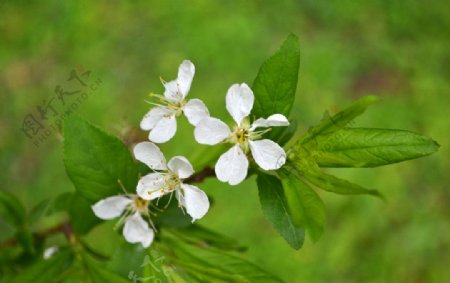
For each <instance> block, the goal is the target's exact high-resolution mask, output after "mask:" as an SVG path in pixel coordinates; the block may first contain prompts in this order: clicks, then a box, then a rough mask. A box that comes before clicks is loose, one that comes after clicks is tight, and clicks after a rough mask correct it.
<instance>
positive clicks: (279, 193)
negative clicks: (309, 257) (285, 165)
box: [257, 173, 305, 250]
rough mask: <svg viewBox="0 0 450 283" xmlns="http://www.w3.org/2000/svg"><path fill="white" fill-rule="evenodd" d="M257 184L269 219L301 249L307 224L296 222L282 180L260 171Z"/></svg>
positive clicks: (292, 245)
mask: <svg viewBox="0 0 450 283" xmlns="http://www.w3.org/2000/svg"><path fill="white" fill-rule="evenodd" d="M257 184H258V191H259V201H260V202H261V208H262V210H263V212H264V214H265V215H266V217H267V219H268V220H269V221H270V222H271V223H272V225H273V226H274V227H275V229H276V230H277V231H278V232H279V233H280V234H281V236H283V238H284V239H285V240H286V241H287V242H288V244H289V245H290V246H291V247H292V248H294V249H296V250H297V249H300V248H301V247H302V245H303V241H304V239H305V229H304V228H305V226H296V224H294V222H293V219H292V216H291V209H289V207H288V203H287V202H286V199H285V195H284V191H283V186H282V184H281V182H280V180H279V179H278V178H276V177H273V176H271V175H267V174H263V173H259V174H258V179H257ZM294 213H295V211H294Z"/></svg>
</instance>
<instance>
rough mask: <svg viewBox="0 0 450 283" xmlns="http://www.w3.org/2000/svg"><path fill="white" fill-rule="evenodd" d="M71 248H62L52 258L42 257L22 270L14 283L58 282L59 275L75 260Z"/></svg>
mask: <svg viewBox="0 0 450 283" xmlns="http://www.w3.org/2000/svg"><path fill="white" fill-rule="evenodd" d="M73 258H74V257H73V254H72V252H71V251H70V250H67V249H62V250H60V251H58V252H57V253H56V254H54V255H53V256H52V257H51V258H49V259H47V260H44V259H40V260H39V261H37V262H36V263H34V264H33V265H31V266H30V267H28V268H27V269H25V270H22V271H21V272H20V274H19V275H18V276H17V277H16V278H15V279H14V281H13V282H14V283H30V282H33V283H54V282H55V283H56V282H59V280H57V278H58V276H59V275H60V274H62V273H63V272H64V271H66V270H67V269H68V268H70V266H71V265H72V262H73Z"/></svg>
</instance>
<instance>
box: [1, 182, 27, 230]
mask: <svg viewBox="0 0 450 283" xmlns="http://www.w3.org/2000/svg"><path fill="white" fill-rule="evenodd" d="M0 216H1V217H3V218H4V219H5V220H6V222H8V223H9V224H11V225H13V226H15V227H18V226H21V225H24V224H25V222H26V211H25V208H24V206H23V204H22V203H21V202H20V200H19V199H18V198H17V197H16V196H14V195H13V194H11V193H9V192H6V191H0Z"/></svg>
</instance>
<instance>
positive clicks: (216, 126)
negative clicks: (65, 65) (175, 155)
mask: <svg viewBox="0 0 450 283" xmlns="http://www.w3.org/2000/svg"><path fill="white" fill-rule="evenodd" d="M253 101H254V95H253V92H252V90H251V89H250V88H249V87H248V86H247V85H246V84H245V83H243V84H241V85H239V84H234V85H232V86H231V87H230V88H229V89H228V92H227V97H226V106H227V110H228V112H229V113H230V115H231V116H232V117H233V119H234V121H235V122H236V124H237V125H236V126H235V127H234V128H233V130H231V129H230V128H229V127H228V126H227V125H226V124H225V123H224V122H222V121H220V120H219V119H216V118H212V117H207V118H205V119H203V120H202V121H200V122H199V123H198V124H197V126H196V128H195V131H194V135H195V139H196V140H197V142H198V143H201V144H208V145H214V144H217V143H220V142H223V141H226V142H230V143H232V144H234V146H233V147H232V148H231V149H229V150H228V151H227V152H225V153H224V154H222V156H220V158H219V160H218V161H217V163H216V166H215V171H216V176H217V178H218V179H219V180H220V181H222V182H228V183H229V184H230V185H237V184H239V183H240V182H242V181H243V180H244V179H245V177H246V176H247V170H248V159H247V155H246V154H247V153H248V152H249V151H250V152H251V155H252V156H253V159H254V160H255V162H256V163H257V164H258V165H259V166H260V167H261V168H262V169H264V170H276V169H279V168H280V167H281V166H283V165H284V163H285V162H286V153H285V152H284V150H283V148H281V147H280V146H279V145H278V144H277V143H275V142H273V141H271V140H269V139H263V140H258V139H260V138H261V136H262V135H263V134H264V133H266V132H267V131H269V130H270V128H269V129H265V130H263V131H255V130H256V128H261V127H263V128H267V127H271V126H288V125H289V122H288V120H287V118H286V117H285V116H283V115H281V114H274V115H271V116H269V117H268V118H267V119H263V118H259V119H257V120H256V121H254V122H253V123H252V124H250V121H249V119H248V118H247V117H248V116H249V115H250V111H251V110H252V108H253Z"/></svg>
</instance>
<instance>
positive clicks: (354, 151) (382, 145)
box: [314, 128, 439, 167]
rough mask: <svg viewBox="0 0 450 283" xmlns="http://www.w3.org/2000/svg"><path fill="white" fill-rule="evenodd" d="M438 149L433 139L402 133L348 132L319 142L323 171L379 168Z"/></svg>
mask: <svg viewBox="0 0 450 283" xmlns="http://www.w3.org/2000/svg"><path fill="white" fill-rule="evenodd" d="M438 149H439V145H438V144H437V143H436V142H435V141H434V140H432V139H431V138H428V137H425V136H422V135H419V134H416V133H412V132H409V131H403V130H390V129H365V128H346V129H343V130H341V131H339V132H337V133H335V134H334V135H332V136H331V137H330V138H329V139H327V140H325V141H320V139H319V142H318V145H317V148H316V150H315V154H314V156H315V160H316V162H317V163H318V164H319V166H321V167H376V166H383V165H387V164H392V163H397V162H401V161H405V160H409V159H414V158H419V157H423V156H426V155H429V154H432V153H434V152H436V151H437V150H438Z"/></svg>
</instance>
